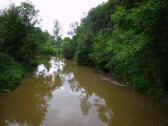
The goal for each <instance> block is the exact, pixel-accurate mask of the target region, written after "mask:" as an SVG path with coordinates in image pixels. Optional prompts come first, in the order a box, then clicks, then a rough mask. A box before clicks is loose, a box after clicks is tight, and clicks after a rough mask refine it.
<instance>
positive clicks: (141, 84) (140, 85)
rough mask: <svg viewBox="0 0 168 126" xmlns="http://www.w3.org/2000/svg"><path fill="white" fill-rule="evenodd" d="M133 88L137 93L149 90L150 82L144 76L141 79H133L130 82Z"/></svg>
mask: <svg viewBox="0 0 168 126" xmlns="http://www.w3.org/2000/svg"><path fill="white" fill-rule="evenodd" d="M130 85H131V87H132V88H133V89H134V90H136V91H144V90H148V88H149V86H150V85H149V82H148V81H147V80H146V79H145V78H144V77H142V76H139V77H133V78H132V80H131V81H130Z"/></svg>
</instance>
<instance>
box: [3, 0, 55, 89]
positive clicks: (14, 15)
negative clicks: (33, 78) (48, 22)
mask: <svg viewBox="0 0 168 126" xmlns="http://www.w3.org/2000/svg"><path fill="white" fill-rule="evenodd" d="M37 14H38V11H37V10H35V8H34V6H33V5H31V4H29V3H24V2H23V3H22V4H21V5H20V6H15V5H11V6H10V7H9V8H6V9H4V10H1V12H0V89H13V88H15V87H16V85H18V83H19V81H20V80H21V78H22V77H23V75H24V73H25V72H26V71H27V70H30V69H32V68H34V67H35V66H36V65H37V64H38V63H39V61H41V59H44V58H45V57H47V56H48V55H55V54H56V50H55V48H53V45H54V43H55V39H54V37H53V36H51V35H50V34H49V33H48V32H47V31H45V32H44V31H42V30H41V29H40V28H39V27H37V24H38V23H39V19H38V16H37Z"/></svg>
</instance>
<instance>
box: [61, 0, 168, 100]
mask: <svg viewBox="0 0 168 126" xmlns="http://www.w3.org/2000/svg"><path fill="white" fill-rule="evenodd" d="M167 26H168V1H166V0H136V1H135V0H126V1H123V0H122V1H121V0H115V1H114V0H109V1H108V2H107V3H104V4H102V5H99V6H98V7H96V8H93V9H91V10H90V12H89V13H88V15H87V16H86V17H85V18H83V19H82V21H81V25H80V26H79V27H77V29H76V34H75V35H74V36H73V38H72V39H71V40H69V43H68V42H67V41H63V43H62V45H63V48H62V52H63V54H64V56H65V58H67V55H69V53H71V51H70V50H73V53H71V56H70V57H69V56H68V58H75V59H76V60H77V62H78V63H79V64H85V65H93V66H95V67H97V68H99V69H101V70H103V71H105V72H109V73H111V74H113V75H114V76H116V77H118V78H120V79H123V80H126V81H127V82H129V85H130V86H131V87H132V88H133V89H135V90H138V91H143V92H146V93H147V94H149V95H150V96H152V97H155V98H157V99H161V97H163V96H164V95H165V93H166V92H167V91H168V85H167V84H168V79H167V75H168V64H167V62H168V27H167ZM70 43H71V44H70ZM71 45H73V46H71ZM74 50H75V52H74ZM72 55H73V56H72Z"/></svg>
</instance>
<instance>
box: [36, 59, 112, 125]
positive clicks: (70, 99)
mask: <svg viewBox="0 0 168 126" xmlns="http://www.w3.org/2000/svg"><path fill="white" fill-rule="evenodd" d="M50 64H51V67H50V69H49V70H47V68H45V67H44V65H39V66H38V69H37V72H36V76H37V77H40V76H42V77H44V78H50V77H51V80H52V81H55V78H56V77H57V76H59V78H60V79H61V87H60V88H57V89H55V90H54V91H53V92H52V96H53V97H52V99H51V100H50V101H49V102H48V104H49V106H48V109H47V111H48V112H47V113H46V119H45V121H44V122H43V125H44V126H46V125H49V126H50V125H51V126H52V125H53V126H54V125H59V126H61V125H70V126H71V125H72V126H76V125H81V126H82V125H83V126H86V125H92V126H94V125H95V126H97V125H101V126H106V125H108V122H109V120H110V119H111V117H112V111H111V110H110V109H109V108H108V107H107V106H106V102H105V100H104V99H103V98H100V97H98V96H96V94H95V93H93V94H91V95H88V94H87V91H86V90H85V89H84V88H82V87H79V85H80V84H79V82H78V81H77V80H76V79H75V75H74V73H73V72H69V73H68V72H65V71H64V66H65V63H64V62H63V61H59V60H58V59H55V58H52V59H51V61H50Z"/></svg>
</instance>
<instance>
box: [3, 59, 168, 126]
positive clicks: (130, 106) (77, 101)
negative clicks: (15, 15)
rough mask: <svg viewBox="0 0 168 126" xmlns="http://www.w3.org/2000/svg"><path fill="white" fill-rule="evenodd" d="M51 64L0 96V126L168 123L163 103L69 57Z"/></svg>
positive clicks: (159, 125) (147, 125) (148, 125)
mask: <svg viewBox="0 0 168 126" xmlns="http://www.w3.org/2000/svg"><path fill="white" fill-rule="evenodd" d="M50 63H51V67H50V69H49V70H48V69H47V68H45V66H44V65H42V64H41V65H39V66H38V68H37V70H36V71H35V72H34V73H33V74H32V75H28V76H26V77H25V79H23V81H22V82H21V83H22V84H21V85H20V86H19V87H18V88H17V89H16V90H14V91H12V92H10V93H8V94H3V95H0V126H168V108H167V106H164V105H163V104H161V103H158V102H156V101H154V100H152V99H150V98H148V97H147V96H144V95H142V94H140V93H137V92H135V91H132V90H131V89H129V88H127V87H120V86H116V85H113V84H112V83H110V82H108V81H106V80H103V79H102V78H101V76H100V75H99V74H98V73H96V72H95V71H94V69H92V68H89V67H84V66H78V65H76V63H75V62H73V61H65V62H64V61H59V60H58V59H56V58H52V59H51V61H50Z"/></svg>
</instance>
